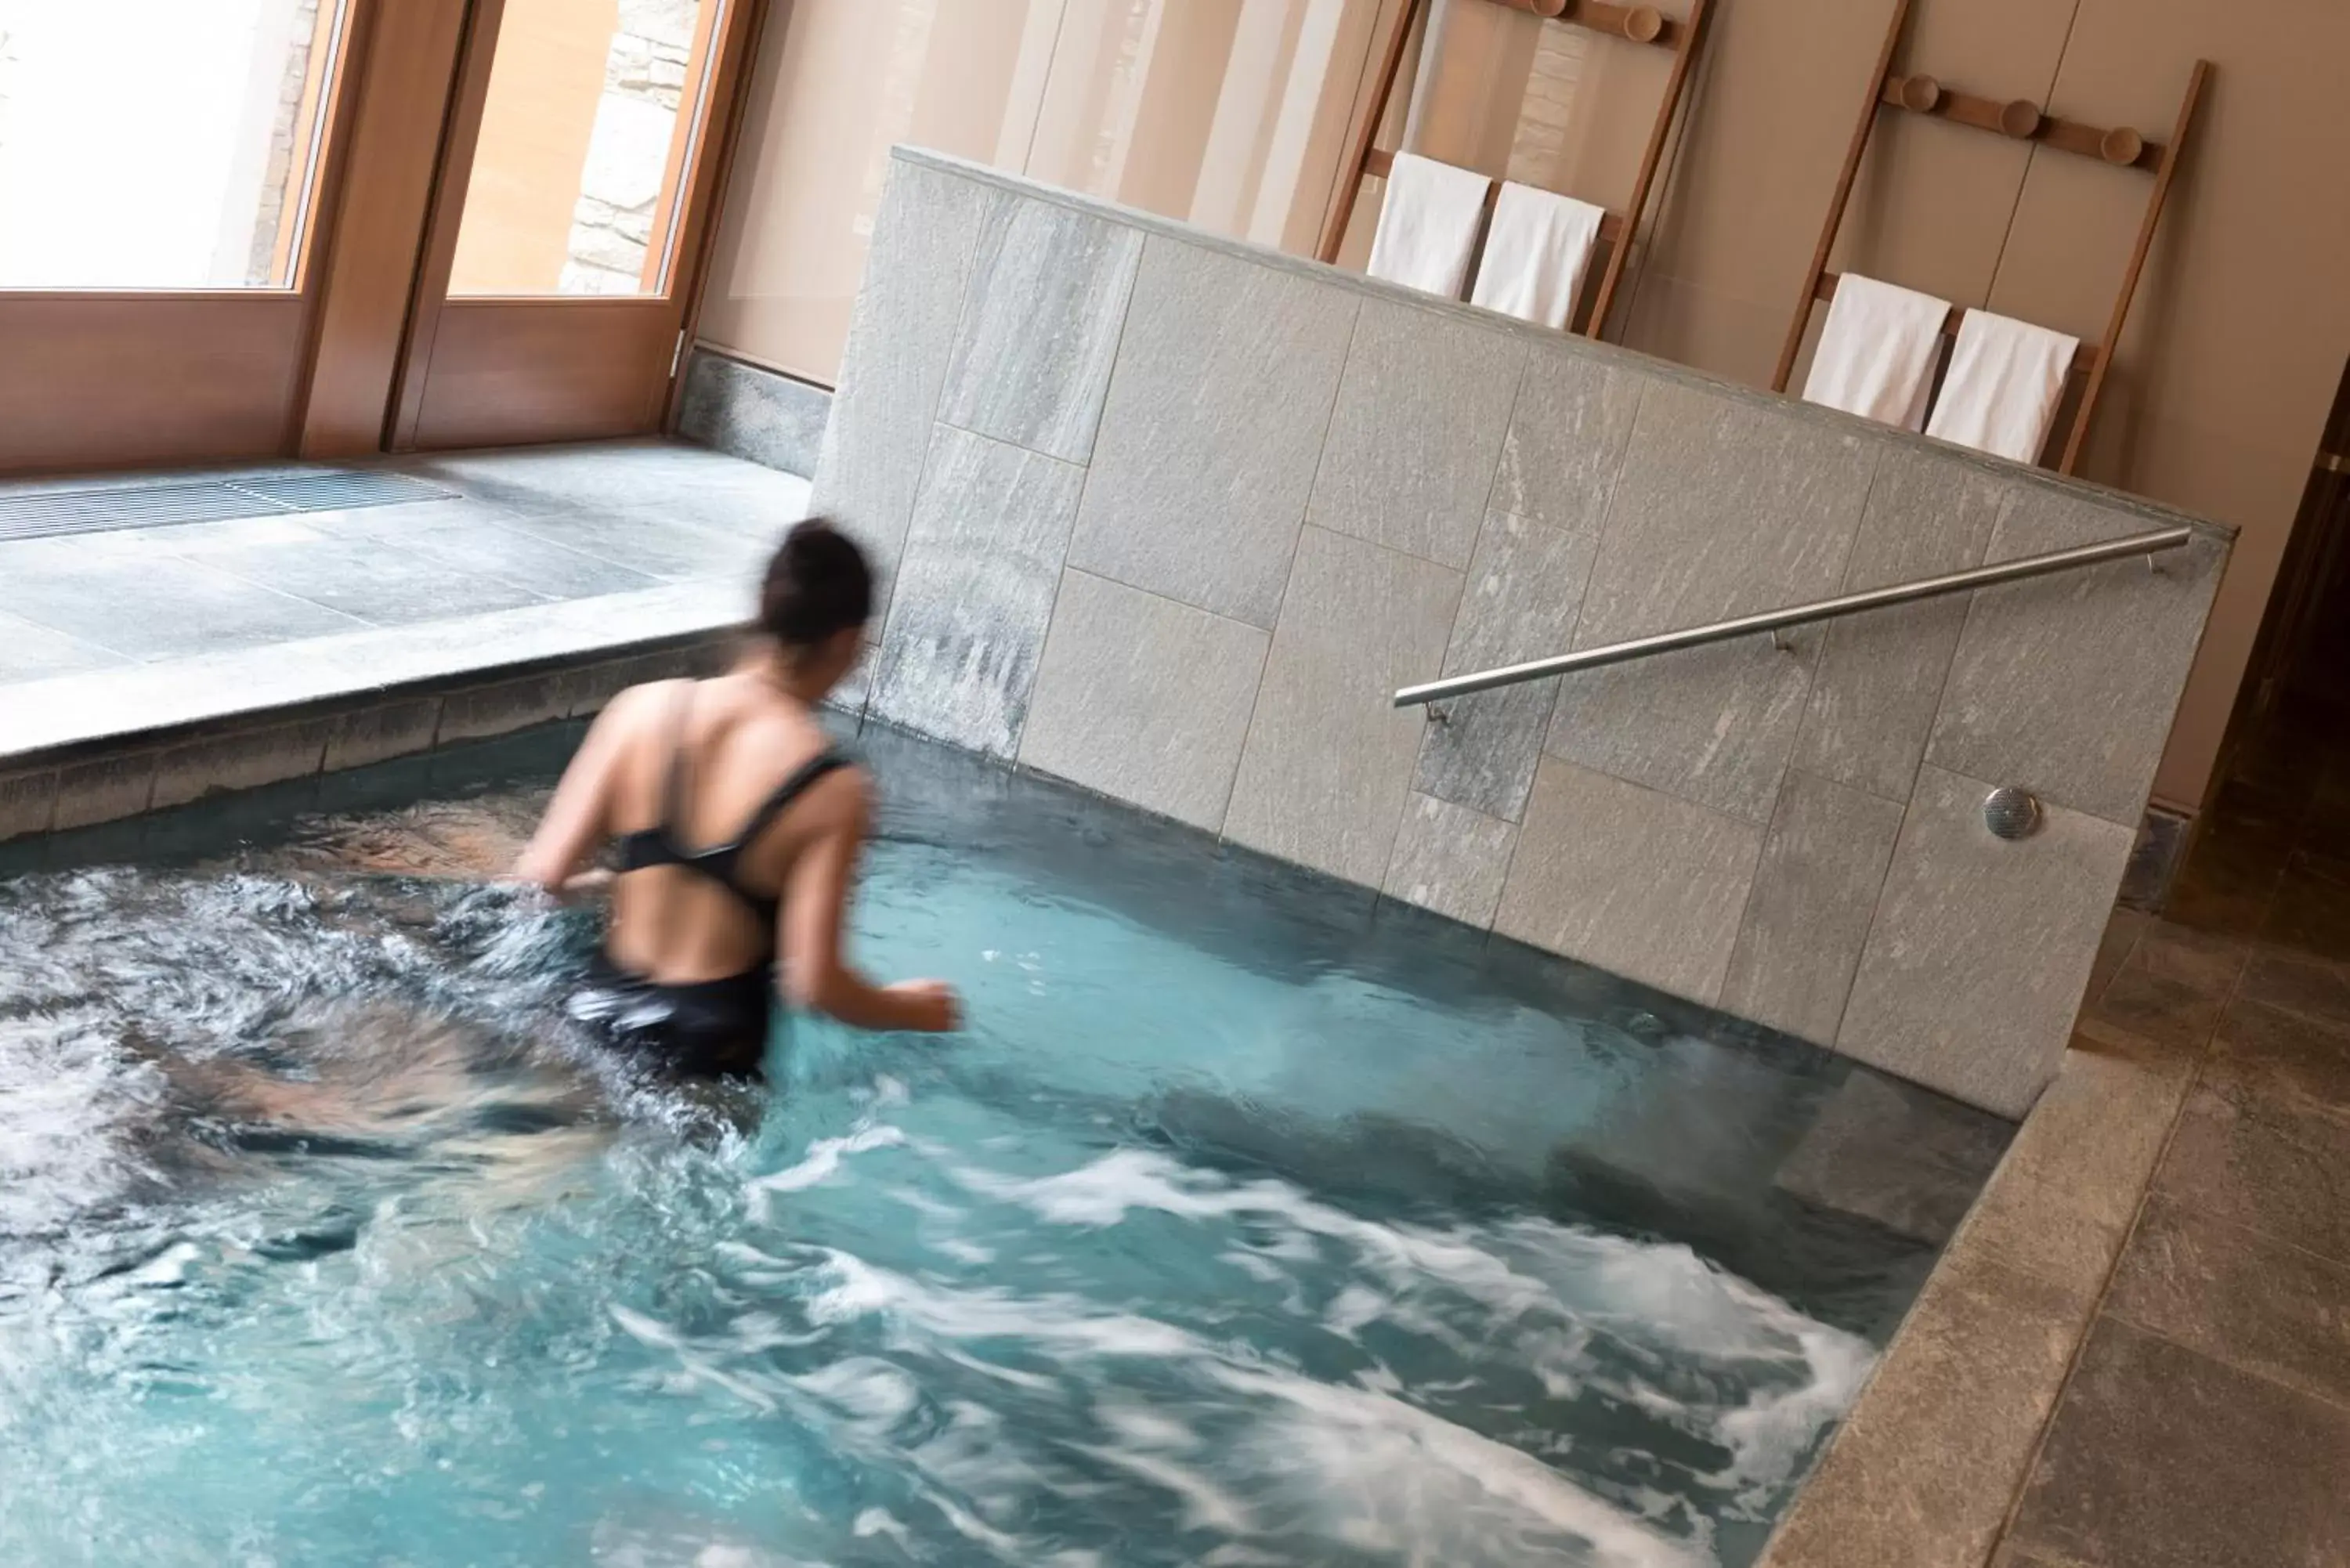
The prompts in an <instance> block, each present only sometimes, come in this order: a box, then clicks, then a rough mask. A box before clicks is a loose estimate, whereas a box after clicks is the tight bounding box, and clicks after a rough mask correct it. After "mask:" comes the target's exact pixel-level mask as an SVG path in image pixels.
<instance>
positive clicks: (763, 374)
mask: <svg viewBox="0 0 2350 1568" xmlns="http://www.w3.org/2000/svg"><path fill="white" fill-rule="evenodd" d="M831 412H832V394H831V393H830V392H827V391H826V390H825V389H823V388H821V387H812V386H810V385H808V383H806V381H799V380H795V379H792V378H791V377H789V376H785V375H780V374H778V373H776V372H775V371H773V370H768V369H761V368H760V367H759V366H756V365H751V364H745V363H744V362H743V361H742V360H740V359H736V358H731V357H729V356H727V355H724V354H713V353H712V352H711V351H710V350H709V349H707V348H696V349H695V350H694V351H693V353H692V355H691V357H690V358H688V359H687V361H686V369H685V392H684V395H683V396H682V397H681V398H680V399H679V400H678V415H677V430H678V434H680V435H681V436H683V437H684V438H685V439H687V440H688V441H700V442H701V443H702V445H704V446H706V447H711V448H712V449H714V450H716V451H718V452H724V453H726V454H727V455H728V456H730V457H739V458H742V459H743V460H745V461H746V462H755V463H760V464H763V465H764V466H765V467H768V468H775V469H781V470H782V471H783V472H785V473H797V474H811V473H814V472H816V462H817V458H818V456H819V455H820V454H821V452H822V451H823V448H824V426H825V421H826V419H827V417H828V416H829V415H830V414H831Z"/></svg>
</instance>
